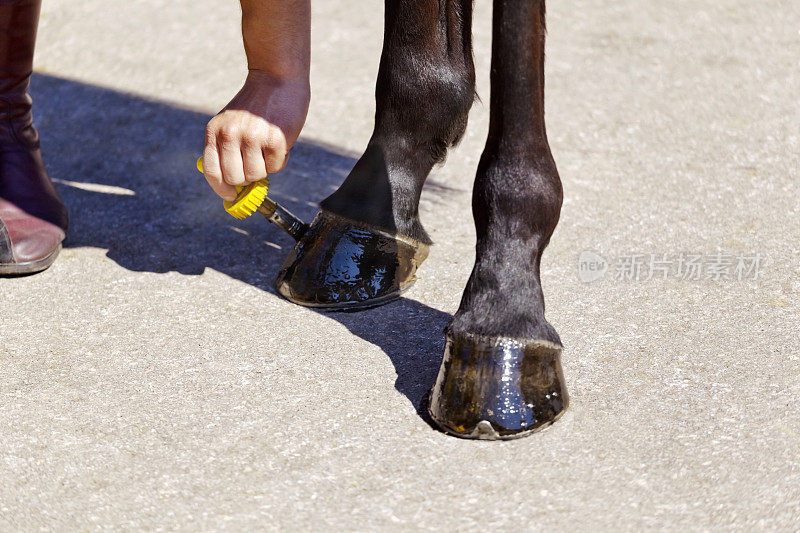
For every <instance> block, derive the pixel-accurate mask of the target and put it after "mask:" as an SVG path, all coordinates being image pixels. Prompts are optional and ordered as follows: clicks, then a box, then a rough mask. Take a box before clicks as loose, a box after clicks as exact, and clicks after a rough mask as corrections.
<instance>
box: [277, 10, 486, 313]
mask: <svg viewBox="0 0 800 533" xmlns="http://www.w3.org/2000/svg"><path fill="white" fill-rule="evenodd" d="M471 16H472V0H386V14H385V33H384V42H383V53H382V56H381V62H380V68H379V72H378V81H377V87H376V91H375V93H376V113H375V129H374V131H373V134H372V138H371V139H370V141H369V144H368V145H367V148H366V150H365V152H364V154H363V155H362V156H361V158H360V159H359V160H358V162H357V163H356V165H355V167H354V168H353V170H352V171H351V172H350V174H349V175H348V176H347V179H346V180H345V181H344V183H343V184H342V185H341V187H339V189H338V190H337V191H336V192H334V193H333V194H332V195H331V196H330V197H328V198H327V199H325V200H324V201H323V202H322V204H321V208H322V209H321V211H320V213H319V215H317V218H316V219H315V220H314V222H313V223H312V225H311V228H310V229H309V232H308V233H307V234H306V236H305V237H304V238H303V239H302V240H301V241H300V242H299V243H298V245H297V247H296V248H295V250H294V251H293V252H292V254H290V256H289V257H288V258H287V260H286V262H285V263H284V267H283V268H282V270H281V272H280V274H279V276H278V280H277V282H276V287H277V289H278V291H279V292H280V293H281V294H282V295H283V296H285V297H286V298H288V299H289V300H291V301H293V302H295V303H299V304H301V305H308V306H316V307H328V308H354V307H362V306H372V305H377V304H380V303H383V302H385V301H388V300H390V299H392V298H395V297H397V296H398V295H399V294H400V293H401V292H402V291H403V290H405V289H406V288H408V287H409V286H410V285H411V283H413V280H414V274H415V271H416V268H417V266H418V265H419V263H421V262H422V260H424V259H425V257H426V256H427V250H428V246H429V245H430V239H429V238H428V235H427V234H426V233H425V230H424V229H423V228H422V225H421V224H420V221H419V213H418V205H419V197H420V193H421V191H422V186H423V184H424V182H425V179H426V178H427V176H428V174H429V173H430V171H431V169H432V168H433V166H434V165H435V164H436V163H437V162H439V161H441V160H442V159H443V158H444V156H445V154H446V152H447V149H448V148H449V147H450V146H452V145H453V144H455V143H456V142H457V141H458V139H459V138H460V137H461V135H462V134H463V132H464V129H465V128H466V124H467V115H468V112H469V109H470V107H471V105H472V102H473V99H474V94H475V93H474V79H475V74H474V68H473V65H472V45H471V28H470V22H471Z"/></svg>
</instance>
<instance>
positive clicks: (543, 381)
mask: <svg viewBox="0 0 800 533" xmlns="http://www.w3.org/2000/svg"><path fill="white" fill-rule="evenodd" d="M568 404H569V396H568V394H567V387H566V384H565V382H564V373H563V371H562V369H561V346H559V345H558V344H555V343H552V342H549V341H544V340H518V339H509V338H502V337H499V338H492V337H483V336H478V335H471V334H458V335H452V336H451V335H448V337H447V345H446V347H445V352H444V360H443V361H442V366H441V368H440V369H439V376H438V378H437V379H436V384H435V385H434V386H433V389H432V390H431V393H430V400H429V405H428V413H429V414H430V416H431V418H432V419H433V421H434V422H435V423H436V424H437V425H438V426H439V427H440V428H441V429H442V430H444V431H445V432H446V433H449V434H451V435H455V436H457V437H462V438H467V439H483V440H507V439H514V438H519V437H524V436H525V435H529V434H531V433H533V432H535V431H538V430H541V429H544V428H545V427H547V426H549V425H550V424H552V423H553V422H555V421H556V420H557V419H558V418H559V417H560V416H561V415H562V414H563V413H564V411H565V410H566V409H567V405H568Z"/></svg>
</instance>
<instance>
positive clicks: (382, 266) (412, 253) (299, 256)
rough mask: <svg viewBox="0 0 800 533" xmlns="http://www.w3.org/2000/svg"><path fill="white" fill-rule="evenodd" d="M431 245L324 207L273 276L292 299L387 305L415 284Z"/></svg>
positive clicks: (341, 305) (339, 306) (330, 306)
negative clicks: (354, 219) (393, 233)
mask: <svg viewBox="0 0 800 533" xmlns="http://www.w3.org/2000/svg"><path fill="white" fill-rule="evenodd" d="M428 249H429V247H428V245H426V244H423V243H421V242H417V241H415V240H413V239H410V238H408V237H403V236H398V235H392V234H391V233H389V232H387V231H384V230H381V229H379V228H374V227H370V226H366V225H363V224H360V223H358V222H356V221H353V220H349V219H346V218H343V217H340V216H338V215H335V214H333V213H330V212H327V211H320V212H319V214H317V216H316V217H315V218H314V221H313V222H312V223H311V226H310V227H309V229H308V231H307V232H306V234H305V235H304V236H303V238H302V239H300V241H299V242H298V243H297V245H296V246H295V247H294V250H292V252H291V253H290V254H289V256H288V257H287V258H286V261H285V262H284V264H283V267H281V270H280V272H279V273H278V278H277V279H276V280H275V288H276V289H277V291H278V293H280V294H281V296H283V297H284V298H286V299H287V300H289V301H290V302H293V303H296V304H299V305H303V306H306V307H316V308H323V309H327V310H331V311H343V310H349V309H353V310H355V309H363V308H369V307H376V306H378V305H383V304H385V303H388V302H390V301H392V300H394V299H396V298H398V297H399V296H400V294H402V293H403V292H404V291H406V290H408V289H409V288H410V287H411V285H413V284H414V281H415V280H416V278H415V276H414V275H415V273H416V271H417V268H418V267H419V265H420V264H421V263H422V262H423V261H424V260H425V258H426V257H427V256H428Z"/></svg>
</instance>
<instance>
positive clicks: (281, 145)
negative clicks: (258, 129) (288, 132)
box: [261, 128, 289, 173]
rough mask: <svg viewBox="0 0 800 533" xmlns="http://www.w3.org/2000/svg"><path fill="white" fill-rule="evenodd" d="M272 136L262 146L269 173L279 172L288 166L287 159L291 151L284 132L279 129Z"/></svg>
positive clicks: (272, 131) (274, 130)
mask: <svg viewBox="0 0 800 533" xmlns="http://www.w3.org/2000/svg"><path fill="white" fill-rule="evenodd" d="M270 133H271V134H270V135H269V136H268V138H267V139H265V142H264V145H263V146H262V149H261V151H262V154H263V158H264V163H265V165H266V168H267V172H270V173H273V172H278V171H280V170H282V169H283V167H285V166H286V158H287V157H288V154H289V149H288V147H287V146H286V137H285V136H284V135H283V132H281V130H279V129H278V128H274V129H272V130H271V132H270Z"/></svg>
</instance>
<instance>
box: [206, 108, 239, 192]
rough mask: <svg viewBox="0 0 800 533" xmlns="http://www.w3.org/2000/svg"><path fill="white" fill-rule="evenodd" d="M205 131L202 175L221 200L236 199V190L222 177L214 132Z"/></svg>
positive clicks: (209, 129)
mask: <svg viewBox="0 0 800 533" xmlns="http://www.w3.org/2000/svg"><path fill="white" fill-rule="evenodd" d="M210 126H211V125H210V124H209V128H208V129H207V130H206V147H205V150H204V151H203V174H204V175H205V177H206V181H207V182H208V184H209V185H210V186H211V189H212V190H213V191H214V192H215V193H217V195H219V196H220V197H221V198H223V199H224V200H228V201H233V200H235V199H236V188H235V187H234V186H233V185H231V184H229V183H226V182H225V180H224V179H223V176H222V167H221V166H220V160H219V153H218V151H217V139H216V135H215V133H214V131H213V130H212V128H211V127H210Z"/></svg>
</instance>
